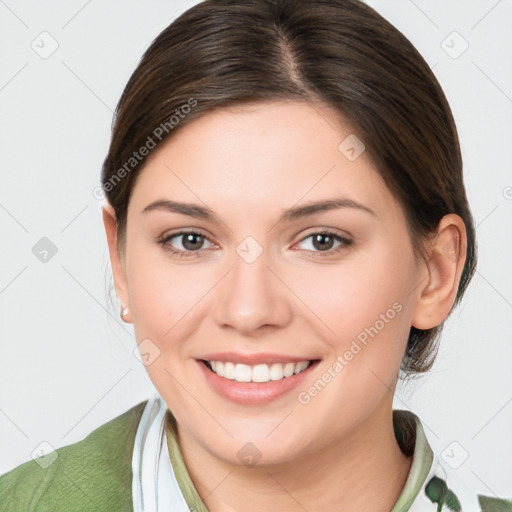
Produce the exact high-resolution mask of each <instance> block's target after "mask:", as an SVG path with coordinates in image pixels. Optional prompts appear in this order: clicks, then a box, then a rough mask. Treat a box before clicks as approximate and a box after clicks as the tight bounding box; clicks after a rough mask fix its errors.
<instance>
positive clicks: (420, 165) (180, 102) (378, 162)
mask: <svg viewBox="0 0 512 512" xmlns="http://www.w3.org/2000/svg"><path fill="white" fill-rule="evenodd" d="M283 99H291V100H299V101H308V102H320V103H322V104H324V105H327V106H328V107H330V108H331V109H333V110H334V111H336V112H338V113H339V115H340V116H342V118H343V119H344V120H345V121H348V122H349V123H350V124H351V126H352V129H353V130H354V132H355V133H356V134H357V136H358V138H359V139H361V140H362V141H363V143H364V144H365V146H366V151H367V155H369V157H370V159H371V160H372V162H373V163H374V165H375V167H376V169H377V170H378V172H379V174H380V175H381V176H382V178H383V179H384V181H385V182H386V184H387V186H388V187H389V189H390V190H391V192H392V193H393V194H394V196H395V197H396V198H397V200H398V202H399V203H400V205H401V206H402V208H403V210H404V213H405V215H406V218H407V222H408V227H409V231H410V234H411V240H412V243H413V245H414V248H415V251H416V254H423V249H422V247H423V244H422V242H424V240H425V239H426V237H427V236H428V235H430V234H433V233H435V232H436V230H437V227H438V224H439V221H440V220H441V218H442V217H443V216H444V215H446V214H448V213H455V214H458V215H459V216H460V217H461V218H462V219H463V221H464V223H465V226H466V230H467V237H468V242H467V248H466V251H467V259H466V264H465V266H464V270H463V273H462V277H461V280H460V283H459V288H458V292H457V297H456V302H455V304H458V303H459V302H460V300H461V298H462V295H463V293H464V291H465V290H466V288H467V286H468V283H469V281H470V279H471V277H472V276H473V273H474V271H475V266H476V242H475V230H474V225H473V219H472V216H471V212H470V210H469V206H468V203H467V199H466V194H465V189H464V183H463V173H462V159H461V154H460V148H459V141H458V136H457V131H456V127H455V123H454V119H453V117H452V113H451V110H450V107H449V105H448V102H447V100H446V98H445V96H444V94H443V91H442V89H441V87H440V85H439V83H438V82H437V80H436V78H435V76H434V74H433V73H432V71H431V69H430V68H429V66H428V65H427V63H426V62H425V60H424V59H423V58H422V57H421V55H420V54H419V53H418V51H417V50H416V49H415V48H414V47H413V45H412V44H411V43H410V42H409V41H408V40H407V39H406V37H405V36H404V35H403V34H402V33H401V32H399V31H398V30H397V29H396V28H395V27H393V26H392V25H391V24H390V23H389V22H387V21H386V20H385V19H384V18H383V17H382V16H380V15H379V14H378V13H377V12H375V11H374V10H373V9H372V8H370V7H368V6H367V5H365V4H363V3H362V2H359V1H358V0H205V1H203V2H201V3H199V4H197V5H195V6H194V7H192V8H191V9H189V10H187V11H186V12H185V13H183V14H182V15H181V16H179V17H178V18H177V19H176V20H175V21H174V22H173V23H171V25H169V26H168V27H167V28H166V29H164V30H163V31H162V32H161V33H160V34H159V35H158V36H157V37H156V39H155V40H154V41H153V42H152V44H151V45H150V46H149V48H148V49H147V50H146V52H145V53H144V55H143V56H142V58H141V61H140V63H139V65H138V66H137V68H136V69H135V71H134V73H133V74H132V76H131V78H130V79H129V81H128V84H127V85H126V87H125V89H124V91H123V94H122V96H121V98H120V100H119V103H118V105H117V108H116V113H115V118H114V122H113V129H112V140H111V144H110V148H109V151H108V154H107V156H106V159H105V161H104V164H103V169H102V175H101V182H102V186H103V189H104V191H105V194H106V197H107V199H108V201H109V203H110V204H111V205H112V206H113V208H114V211H115V213H116V217H117V222H118V240H119V247H120V250H121V251H122V250H124V243H125V234H126V218H127V210H128V204H129V201H130V196H131V192H132V190H133V188H134V185H135V183H136V179H137V176H138V175H139V174H140V172H141V170H142V168H143V166H144V162H145V161H146V160H147V154H148V153H149V151H148V150H151V149H152V148H153V147H154V146H155V145H157V144H159V143H160V142H162V141H164V140H166V139H167V138H168V137H170V136H172V134H173V133H174V132H176V130H178V129H180V128H182V127H183V126H186V124H187V123H189V122H190V121H191V120H193V119H196V118H197V117H199V116H202V115H204V114H205V113H207V112H209V111H212V110H213V109H219V108H223V107H226V106H228V105H235V104H241V103H246V102H261V101H274V100H283ZM143 148H146V149H145V150H144V149H143ZM139 150H140V151H139ZM134 152H137V156H136V157H135V156H134V154H135V153H134ZM139 153H140V154H139ZM441 328H442V324H441V325H439V326H437V327H435V328H433V329H429V330H420V329H416V328H415V327H411V330H410V334H409V340H408V345H407V350H406V353H405V355H404V359H403V361H402V367H401V370H402V372H403V375H402V377H404V378H407V377H410V376H412V375H413V374H415V373H423V372H426V371H428V370H429V369H430V368H431V366H432V364H433V361H434V358H435V355H436V354H437V349H438V344H437V341H438V338H439V334H440V332H441Z"/></svg>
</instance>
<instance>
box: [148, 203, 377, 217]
mask: <svg viewBox="0 0 512 512" xmlns="http://www.w3.org/2000/svg"><path fill="white" fill-rule="evenodd" d="M339 208H355V209H357V210H361V211H364V212H367V213H369V214H371V215H374V216H377V214H376V213H375V212H374V211H373V210H372V209H370V208H368V207H367V206H365V205H363V204H361V203H358V202H357V201H354V200H352V199H348V198H333V199H326V200H323V201H316V202H313V201H311V202H309V203H306V204H303V205H300V206H293V207H292V208H289V209H287V210H285V211H284V212H283V213H282V214H281V216H280V218H279V220H278V223H279V222H290V221H293V220H297V219H299V218H303V217H306V216H308V215H313V214H315V213H320V212H326V211H329V210H335V209H339ZM153 210H164V211H167V212H171V213H180V214H182V215H188V216H189V217H194V218H196V219H204V220H209V221H215V220H217V221H218V220H219V219H218V217H217V215H215V213H214V212H213V210H211V209H210V208H208V207H205V206H200V205H197V204H192V203H180V202H178V201H171V200H168V199H158V200H157V201H153V202H152V203H150V204H148V205H147V206H146V207H145V208H144V209H143V210H142V212H141V213H147V212H150V211H153Z"/></svg>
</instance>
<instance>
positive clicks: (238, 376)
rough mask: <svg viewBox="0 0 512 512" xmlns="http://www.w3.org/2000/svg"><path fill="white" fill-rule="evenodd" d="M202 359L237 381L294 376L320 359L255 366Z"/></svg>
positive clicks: (214, 369)
mask: <svg viewBox="0 0 512 512" xmlns="http://www.w3.org/2000/svg"><path fill="white" fill-rule="evenodd" d="M201 361H202V363H203V364H204V365H205V366H206V367H207V368H208V369H209V370H210V371H211V372H213V373H215V374H216V375H218V376H219V377H223V378H224V379H228V380H234V381H237V382H257V383H264V382H270V381H278V380H283V379H287V378H289V377H293V376H294V375H297V374H299V373H302V372H303V371H304V370H306V368H308V367H310V366H312V365H314V364H315V363H317V362H318V361H319V359H314V360H311V361H300V362H297V363H293V362H290V363H285V364H281V363H273V364H256V365H253V366H251V365H248V364H241V363H238V364H235V363H232V362H229V361H205V360H201Z"/></svg>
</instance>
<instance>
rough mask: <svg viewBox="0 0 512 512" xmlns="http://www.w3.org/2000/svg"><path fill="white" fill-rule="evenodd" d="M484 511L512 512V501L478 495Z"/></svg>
mask: <svg viewBox="0 0 512 512" xmlns="http://www.w3.org/2000/svg"><path fill="white" fill-rule="evenodd" d="M478 501H479V503H480V506H481V507H482V512H512V501H509V500H505V499H502V498H491V497H490V496H482V495H480V494H479V495H478Z"/></svg>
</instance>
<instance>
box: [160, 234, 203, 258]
mask: <svg viewBox="0 0 512 512" xmlns="http://www.w3.org/2000/svg"><path fill="white" fill-rule="evenodd" d="M180 237H181V238H182V242H181V246H182V248H179V247H178V248H176V249H175V248H173V246H172V245H171V244H170V242H171V240H173V239H175V238H176V239H179V238H180ZM206 240H208V238H207V237H206V236H204V235H203V234H201V233H197V232H195V231H182V232H180V233H174V234H173V235H169V236H166V237H164V238H163V239H162V240H160V243H161V244H162V245H169V246H170V247H171V251H172V252H174V253H187V252H197V251H200V250H201V249H203V243H204V242H205V241H206ZM208 241H209V240H208ZM210 243H211V242H210ZM212 245H213V244H212Z"/></svg>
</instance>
